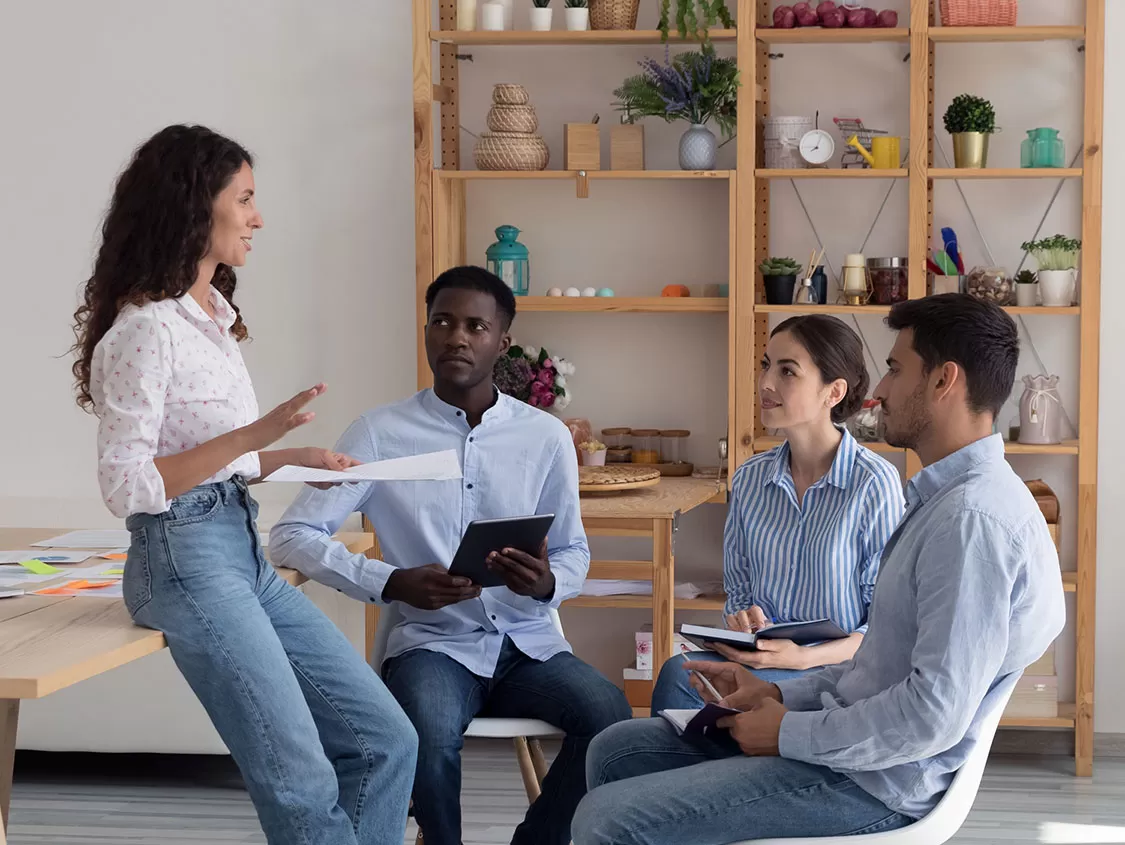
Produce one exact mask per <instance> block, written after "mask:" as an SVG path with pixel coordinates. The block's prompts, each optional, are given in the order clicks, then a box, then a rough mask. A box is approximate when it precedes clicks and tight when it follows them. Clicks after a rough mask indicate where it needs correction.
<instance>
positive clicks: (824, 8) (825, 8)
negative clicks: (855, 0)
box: [816, 0, 836, 20]
mask: <svg viewBox="0 0 1125 845" xmlns="http://www.w3.org/2000/svg"><path fill="white" fill-rule="evenodd" d="M835 10H836V4H835V3H834V2H833V0H824V2H823V3H821V4H820V5H819V6H817V7H816V13H817V15H819V16H820V18H821V19H822V20H823V19H824V15H825V14H826V13H828V12H833V11H835Z"/></svg>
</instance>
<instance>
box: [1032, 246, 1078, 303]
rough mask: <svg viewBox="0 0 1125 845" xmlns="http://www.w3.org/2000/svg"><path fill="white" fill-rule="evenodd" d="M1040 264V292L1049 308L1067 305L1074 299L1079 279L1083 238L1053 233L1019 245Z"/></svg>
mask: <svg viewBox="0 0 1125 845" xmlns="http://www.w3.org/2000/svg"><path fill="white" fill-rule="evenodd" d="M1020 246H1021V248H1022V249H1024V250H1026V251H1027V252H1029V253H1030V254H1031V257H1032V258H1034V259H1035V261H1036V263H1037V264H1038V265H1039V272H1038V274H1037V275H1038V277H1039V295H1040V298H1042V300H1043V304H1044V305H1046V306H1049V307H1055V308H1065V307H1067V306H1069V305H1070V304H1071V302H1073V301H1074V288H1075V283H1076V282H1077V281H1078V253H1079V250H1081V249H1082V241H1079V240H1075V239H1074V238H1068V237H1066V236H1065V235H1052V236H1051V237H1049V238H1043V240H1040V241H1028V242H1027V243H1024V244H1020Z"/></svg>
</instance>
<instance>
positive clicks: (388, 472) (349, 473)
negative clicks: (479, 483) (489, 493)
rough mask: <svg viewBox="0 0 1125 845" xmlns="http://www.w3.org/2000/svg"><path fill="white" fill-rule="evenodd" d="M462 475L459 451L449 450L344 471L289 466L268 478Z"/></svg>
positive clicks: (412, 478) (414, 478)
mask: <svg viewBox="0 0 1125 845" xmlns="http://www.w3.org/2000/svg"><path fill="white" fill-rule="evenodd" d="M458 478H461V464H460V463H459V462H458V460H457V453H456V452H455V451H453V450H452V449H447V450H445V451H444V452H427V453H426V454H424V455H408V456H407V457H405V458H390V459H389V460H385V461H372V462H371V463H369V464H360V465H359V466H357V467H350V468H348V469H346V470H344V471H343V472H337V471H336V470H330V469H312V468H311V467H295V466H288V465H286V466H283V467H280V468H278V469H277V470H275V471H274V472H273V473H272V474H271V475H270V476H269V477H267V478H266V479H265V481H301V482H325V481H328V482H341V481H450V480H455V479H458Z"/></svg>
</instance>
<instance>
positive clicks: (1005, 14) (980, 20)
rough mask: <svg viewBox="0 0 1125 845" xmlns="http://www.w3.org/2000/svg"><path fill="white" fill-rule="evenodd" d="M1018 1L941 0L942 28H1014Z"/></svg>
mask: <svg viewBox="0 0 1125 845" xmlns="http://www.w3.org/2000/svg"><path fill="white" fill-rule="evenodd" d="M1017 6H1018V0H941V23H942V26H1015V25H1016V10H1017Z"/></svg>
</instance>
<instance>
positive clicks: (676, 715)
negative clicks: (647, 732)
mask: <svg viewBox="0 0 1125 845" xmlns="http://www.w3.org/2000/svg"><path fill="white" fill-rule="evenodd" d="M741 712H742V711H741V710H732V709H731V708H729V707H720V706H719V705H718V704H710V703H709V704H707V706H705V707H703V708H700V709H698V710H661V711H660V713H659V715H660V717H661V718H663V719H664V720H666V721H667V722H668V723H669V724H670V725H671V726H672V727H673V728H675V729H676V733H678V734H680V735H681V736H710V735H711V734H712V733H716V732H718V731H721V730H724V729H723V728H720V727H719V726H718V725H717V724H716V722H718V721H719V720H720V719H722V718H723V717H724V716H737V715H738V714H739V713H741Z"/></svg>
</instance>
